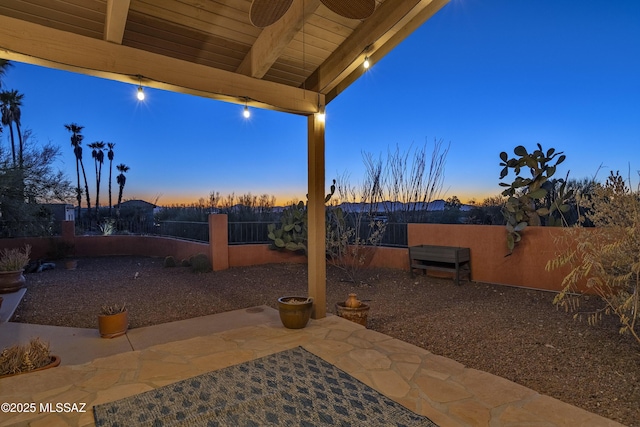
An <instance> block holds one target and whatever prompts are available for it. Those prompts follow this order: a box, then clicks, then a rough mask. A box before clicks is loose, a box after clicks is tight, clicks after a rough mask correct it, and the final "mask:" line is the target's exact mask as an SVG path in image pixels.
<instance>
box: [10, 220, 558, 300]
mask: <svg viewBox="0 0 640 427" xmlns="http://www.w3.org/2000/svg"><path fill="white" fill-rule="evenodd" d="M211 224H212V226H211V227H212V230H210V231H211V232H213V233H216V234H217V235H218V236H220V235H226V233H222V232H221V231H222V230H217V228H220V227H223V228H225V231H226V220H224V221H221V220H218V221H212V222H211ZM214 224H217V225H215V226H214ZM64 225H66V227H65V226H64ZM63 231H65V235H64V236H63V237H57V238H53V240H57V239H60V240H62V239H64V240H66V241H70V242H73V243H74V244H75V256H77V257H84V256H109V255H142V256H154V257H165V256H167V255H172V256H174V257H175V258H176V259H178V260H181V259H184V258H189V257H190V256H191V255H194V254H197V253H204V254H207V255H209V256H210V257H211V256H212V254H219V253H222V254H223V255H224V254H226V255H227V258H228V266H229V267H240V266H248V265H257V264H269V263H285V262H295V263H306V262H307V259H306V257H305V256H303V255H297V254H295V253H292V252H288V251H284V252H281V251H273V250H270V249H269V245H233V246H229V245H227V244H226V242H223V241H222V240H221V239H216V240H215V242H216V243H215V244H214V245H215V248H214V247H210V246H209V244H207V243H198V242H190V241H185V240H180V239H174V238H170V237H157V236H122V235H112V236H73V223H66V224H63ZM563 232H564V231H563V229H561V228H553V227H528V228H527V229H526V230H525V232H524V233H523V239H522V241H521V242H520V243H519V244H518V245H517V246H516V249H515V250H514V252H513V254H511V255H509V256H507V254H508V251H507V248H506V240H505V239H506V231H505V228H504V227H502V226H491V225H453V224H409V225H408V243H409V246H415V245H420V244H427V245H443V246H461V247H468V248H470V249H471V276H472V279H473V280H474V281H479V282H488V283H497V284H504V285H514V286H525V287H530V288H536V289H546V290H554V291H557V290H560V289H561V283H562V279H563V278H564V276H565V275H566V273H567V269H566V268H565V269H562V270H554V271H550V272H548V271H546V270H545V266H546V264H547V262H548V261H549V260H550V259H552V258H553V257H554V255H555V254H556V252H557V248H556V245H555V243H554V237H557V236H560V235H561V234H562V233H563ZM51 241H52V238H30V239H2V240H0V249H1V248H5V247H8V248H13V247H21V246H23V245H24V244H26V243H28V244H31V245H32V247H33V249H32V259H38V258H44V257H46V255H47V252H48V251H49V250H50V249H51ZM213 263H214V265H215V260H214V261H213ZM369 266H371V267H384V268H395V269H400V270H405V271H408V269H409V262H408V250H407V248H388V247H379V248H376V249H375V250H374V254H373V257H372V259H371V263H370V264H369Z"/></svg>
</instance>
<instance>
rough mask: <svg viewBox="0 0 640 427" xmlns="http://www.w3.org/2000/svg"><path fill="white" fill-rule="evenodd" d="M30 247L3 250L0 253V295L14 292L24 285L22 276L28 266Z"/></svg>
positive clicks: (24, 281)
mask: <svg viewBox="0 0 640 427" xmlns="http://www.w3.org/2000/svg"><path fill="white" fill-rule="evenodd" d="M30 255H31V246H30V245H25V247H24V248H23V249H22V250H21V249H19V248H14V249H6V248H5V249H3V250H2V251H1V252H0V294H6V293H9V292H16V291H18V290H20V289H21V288H24V287H25V285H26V282H27V281H26V279H25V278H24V275H23V274H22V273H23V272H24V268H25V266H26V265H27V264H29V257H30Z"/></svg>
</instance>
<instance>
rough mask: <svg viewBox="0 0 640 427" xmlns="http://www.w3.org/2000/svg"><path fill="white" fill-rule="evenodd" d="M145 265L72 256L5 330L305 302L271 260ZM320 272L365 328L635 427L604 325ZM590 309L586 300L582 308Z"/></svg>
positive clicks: (295, 275) (290, 269)
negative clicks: (354, 301) (125, 311)
mask: <svg viewBox="0 0 640 427" xmlns="http://www.w3.org/2000/svg"><path fill="white" fill-rule="evenodd" d="M162 265H163V260H162V259H159V258H147V257H103V258H82V259H80V260H79V267H78V269H77V270H74V271H68V270H64V269H63V268H56V269H54V270H47V271H44V272H42V273H34V274H30V275H29V276H28V277H27V293H26V295H25V297H24V299H23V301H22V302H21V304H20V306H19V307H18V309H17V311H16V313H15V315H14V318H13V319H12V321H14V322H25V323H36V324H44V325H60V326H73V327H81V328H95V327H96V313H97V311H98V310H99V308H100V307H101V306H102V305H103V304H104V303H121V302H126V303H127V305H128V307H129V311H130V323H131V327H132V328H136V327H141V326H147V325H153V324H159V323H164V322H171V321H175V320H181V319H186V318H192V317H197V316H204V315H209V314H213V313H219V312H223V311H228V310H235V309H241V308H247V307H252V306H258V305H263V304H266V305H269V306H272V307H274V308H275V307H276V300H277V298H278V297H280V296H284V295H306V294H307V268H306V265H301V264H270V265H259V266H252V267H241V268H231V269H229V270H225V271H220V272H210V273H200V274H197V273H192V272H191V271H190V269H189V268H187V267H176V268H163V266H162ZM344 279H345V276H344V274H343V273H342V272H341V271H340V270H338V269H336V268H335V267H328V270H327V301H328V307H327V309H328V311H329V312H333V313H335V303H336V302H338V301H344V300H345V299H346V297H347V295H348V294H349V293H351V292H355V293H356V294H357V295H358V298H359V299H361V300H363V301H366V302H367V303H368V304H370V306H371V309H370V314H369V325H368V327H369V328H371V329H374V330H376V331H379V332H382V333H385V334H388V335H390V336H393V337H395V338H398V339H401V340H403V341H407V342H409V343H412V344H415V345H417V346H420V347H422V348H425V349H427V350H429V351H431V352H432V353H435V354H439V355H441V356H445V357H448V358H451V359H454V360H456V361H458V362H461V363H463V364H464V365H466V366H468V367H472V368H475V369H479V370H482V371H486V372H490V373H492V374H495V375H499V376H501V377H504V378H507V379H509V380H511V381H514V382H516V383H519V384H522V385H524V386H526V387H529V388H531V389H533V390H536V391H538V392H539V393H542V394H546V395H549V396H552V397H555V398H557V399H559V400H562V401H564V402H567V403H570V404H573V405H575V406H578V407H581V408H584V409H586V410H588V411H591V412H594V413H597V414H599V415H602V416H604V417H607V418H610V419H612V420H615V421H618V422H621V423H623V424H626V425H628V426H640V383H639V381H640V345H638V344H637V343H636V342H635V341H634V340H633V339H632V338H631V337H630V336H628V335H620V334H619V333H618V327H619V326H618V322H617V319H615V318H613V317H605V319H604V322H603V323H602V324H600V325H597V326H589V325H588V324H587V323H586V322H581V321H576V320H573V316H572V315H571V314H568V313H565V312H564V311H563V310H558V309H557V308H556V307H555V306H554V305H553V304H552V301H553V297H554V294H553V293H550V292H544V291H537V290H529V289H521V288H514V287H508V286H500V285H492V284H487V283H474V282H466V281H464V282H462V284H461V285H460V286H456V285H454V284H453V281H452V280H450V279H438V278H432V277H427V276H421V275H418V276H416V277H414V278H412V277H411V276H410V275H409V273H408V272H404V271H397V270H388V269H370V270H364V271H362V273H361V275H360V278H359V281H358V283H357V284H354V283H352V282H347V281H345V280H344ZM598 303H599V301H598V299H597V298H595V297H585V298H583V300H582V309H583V310H589V309H592V308H594V307H596V306H597V304H598Z"/></svg>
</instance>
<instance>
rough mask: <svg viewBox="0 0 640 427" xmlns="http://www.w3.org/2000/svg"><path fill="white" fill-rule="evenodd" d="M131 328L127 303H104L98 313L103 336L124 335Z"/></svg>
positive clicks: (99, 326) (99, 328)
mask: <svg viewBox="0 0 640 427" xmlns="http://www.w3.org/2000/svg"><path fill="white" fill-rule="evenodd" d="M128 328H129V313H128V311H127V307H126V304H124V303H123V304H122V305H119V304H114V305H103V306H102V309H101V310H100V314H99V315H98V330H99V331H100V336H101V337H102V338H115V337H119V336H121V335H124V334H125V333H126V332H127V329H128Z"/></svg>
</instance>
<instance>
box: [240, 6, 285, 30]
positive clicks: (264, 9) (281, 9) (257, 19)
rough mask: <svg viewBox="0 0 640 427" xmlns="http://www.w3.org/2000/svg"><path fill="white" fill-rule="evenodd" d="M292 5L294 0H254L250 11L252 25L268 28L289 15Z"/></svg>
mask: <svg viewBox="0 0 640 427" xmlns="http://www.w3.org/2000/svg"><path fill="white" fill-rule="evenodd" d="M291 3H293V0H253V2H252V3H251V9H249V17H250V18H251V23H252V24H253V25H254V26H256V27H258V28H264V27H268V26H269V25H271V24H273V23H275V22H276V21H277V20H278V19H280V18H282V16H283V15H284V14H285V13H287V10H289V7H290V6H291Z"/></svg>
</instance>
